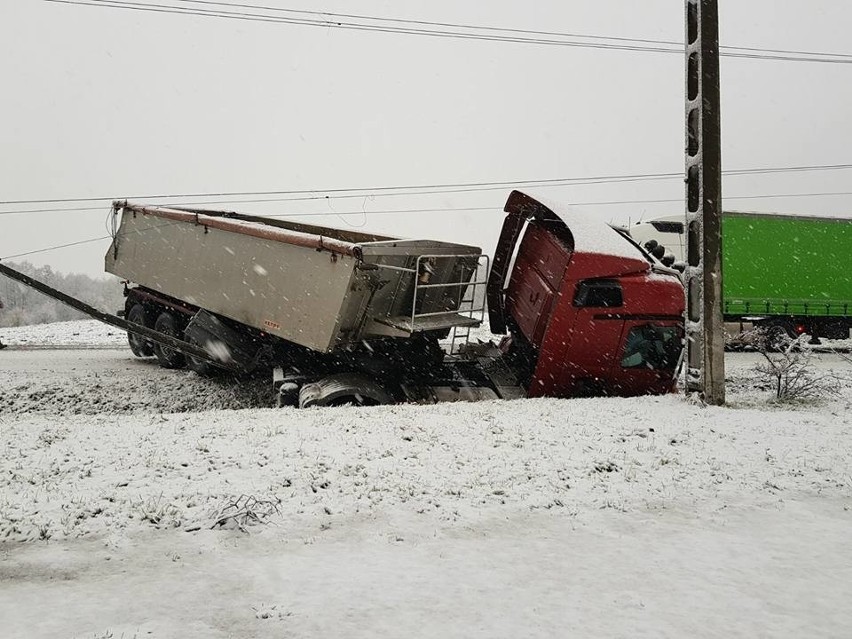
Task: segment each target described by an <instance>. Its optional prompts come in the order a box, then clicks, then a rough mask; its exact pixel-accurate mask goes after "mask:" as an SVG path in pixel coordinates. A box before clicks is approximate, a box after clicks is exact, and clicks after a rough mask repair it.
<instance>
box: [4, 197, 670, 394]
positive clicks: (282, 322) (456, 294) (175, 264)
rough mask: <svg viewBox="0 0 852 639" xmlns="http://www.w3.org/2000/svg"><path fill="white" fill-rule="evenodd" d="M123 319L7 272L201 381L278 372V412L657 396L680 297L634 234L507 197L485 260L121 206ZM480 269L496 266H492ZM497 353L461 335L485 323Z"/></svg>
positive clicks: (391, 241) (354, 236)
mask: <svg viewBox="0 0 852 639" xmlns="http://www.w3.org/2000/svg"><path fill="white" fill-rule="evenodd" d="M113 210H114V215H115V217H116V218H119V217H120V223H118V220H116V225H115V227H116V229H117V230H116V232H115V234H114V237H113V242H112V245H111V246H110V249H109V251H108V253H107V255H106V270H107V272H110V273H113V274H115V275H118V276H119V277H121V278H122V279H123V280H125V282H126V284H125V293H126V303H125V308H124V310H123V315H124V318H121V317H118V316H115V315H110V314H106V313H103V312H100V311H98V310H96V309H93V308H91V307H89V306H87V305H85V304H84V303H82V302H80V301H79V300H75V299H74V298H71V297H69V296H67V295H65V294H63V293H61V292H59V291H56V290H55V289H51V288H50V287H47V286H45V285H44V284H42V283H39V282H36V281H34V280H32V279H31V278H27V277H26V276H23V275H22V274H19V273H17V272H16V271H14V270H13V269H9V267H7V266H5V265H2V264H0V272H2V273H6V274H8V275H9V276H10V277H13V278H15V279H18V280H19V281H22V282H24V283H25V284H27V285H30V286H33V287H34V288H38V290H41V291H42V292H44V293H46V294H48V295H51V296H53V297H55V298H57V299H60V300H61V301H63V302H65V303H67V304H70V305H72V306H74V307H75V308H77V309H78V310H82V311H83V312H85V313H88V314H89V315H91V316H93V317H95V318H96V319H98V320H100V321H103V322H106V323H108V324H111V325H113V326H118V327H120V328H123V329H124V330H127V331H128V339H129V343H130V347H131V349H132V351H133V353H134V354H135V355H137V356H140V357H148V356H152V355H154V356H156V357H157V359H158V361H159V363H160V364H161V365H162V366H164V367H167V368H178V367H182V366H187V367H190V368H192V369H194V370H196V371H197V372H199V373H202V374H212V373H215V372H217V371H221V370H222V369H224V370H227V371H231V372H234V373H237V374H244V373H248V372H253V371H259V370H268V371H270V372H271V373H272V377H273V387H274V389H275V392H276V394H277V398H278V403H279V405H296V406H300V407H310V406H331V405H339V404H354V405H370V404H387V403H395V402H418V403H432V402H437V401H458V400H478V399H496V398H506V399H514V398H521V397H574V396H588V395H622V396H633V395H642V394H662V393H667V392H670V391H672V390H673V387H674V379H675V372H676V368H677V366H678V364H679V361H680V355H681V350H682V341H683V329H682V315H683V310H684V295H683V287H682V285H681V282H680V279H679V278H678V276H677V274H676V273H674V272H672V271H671V270H670V269H666V268H663V267H660V266H659V265H655V264H654V261H653V260H652V259H650V258H649V256H648V255H647V254H646V253H644V252H643V251H642V250H641V249H640V248H639V247H638V246H637V245H636V244H634V243H633V242H632V241H631V240H629V239H627V238H625V237H623V236H622V235H621V234H620V233H618V232H617V231H615V230H613V229H612V228H610V227H608V226H607V225H605V224H603V223H601V222H598V221H594V220H588V219H584V218H582V217H581V216H579V215H576V214H574V213H573V212H568V211H567V210H566V209H565V208H564V207H561V206H558V205H555V204H551V203H548V202H545V201H544V200H542V199H536V198H533V197H531V196H530V195H527V194H525V193H522V192H520V191H513V192H512V193H511V194H510V196H509V198H508V200H507V202H506V205H505V212H506V213H507V215H506V218H505V221H504V223H503V227H502V232H501V235H500V238H499V242H498V245H497V247H496V250H495V254H494V258H493V263H490V260H489V258H488V256H486V255H483V254H482V251H481V250H480V249H479V248H477V247H474V246H467V245H462V244H454V243H449V242H439V241H433V240H404V239H397V238H392V237H387V236H380V235H375V234H369V233H361V232H355V231H351V230H340V229H333V228H327V227H320V226H314V225H307V224H300V223H295V222H290V221H286V220H281V219H277V218H266V217H258V216H251V215H243V214H238V213H233V212H222V211H208V210H201V209H186V208H163V207H155V206H142V205H135V204H130V203H127V202H123V201H117V202H115V203H114V209H113ZM489 266H490V268H489ZM486 302H487V313H488V317H489V322H490V330H491V332H492V333H493V334H494V335H497V336H500V339H499V343H495V342H492V341H487V342H483V341H482V340H471V339H470V330H471V329H472V328H475V327H477V326H479V325H480V324H481V323H484V319H485V313H486Z"/></svg>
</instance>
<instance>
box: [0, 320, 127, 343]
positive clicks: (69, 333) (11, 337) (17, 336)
mask: <svg viewBox="0 0 852 639" xmlns="http://www.w3.org/2000/svg"><path fill="white" fill-rule="evenodd" d="M0 339H2V340H3V343H4V344H8V345H9V346H75V347H118V346H127V333H125V332H124V331H122V330H119V329H117V328H115V327H113V326H108V325H106V324H102V323H101V322H98V321H97V320H74V321H71V322H54V323H52V324H35V325H33V326H14V327H10V328H3V329H0Z"/></svg>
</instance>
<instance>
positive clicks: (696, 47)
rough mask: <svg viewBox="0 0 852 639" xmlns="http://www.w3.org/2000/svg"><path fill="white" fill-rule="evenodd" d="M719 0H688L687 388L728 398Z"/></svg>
mask: <svg viewBox="0 0 852 639" xmlns="http://www.w3.org/2000/svg"><path fill="white" fill-rule="evenodd" d="M720 102H721V100H720V79H719V3H718V0H686V221H687V269H686V318H685V319H686V340H687V341H686V388H687V390H688V391H692V392H698V393H699V394H700V395H701V396H702V397H703V398H704V401H706V402H708V403H710V404H717V405H719V404H724V403H725V336H724V326H723V315H722V134H721V129H722V126H721V117H720Z"/></svg>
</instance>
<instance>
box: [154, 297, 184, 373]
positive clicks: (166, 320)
mask: <svg viewBox="0 0 852 639" xmlns="http://www.w3.org/2000/svg"><path fill="white" fill-rule="evenodd" d="M154 330H156V331H158V332H160V333H165V334H166V335H170V336H171V337H176V338H180V337H182V336H183V331H182V330H180V329H179V328H178V323H177V320H176V319H175V317H174V315H172V314H171V313H169V312H168V311H164V312H162V313H160V315H159V317H157V321H156V322H154ZM154 355H156V356H157V361H158V362H159V363H160V366H162V367H163V368H182V367H183V366H184V365H186V357H184V354H183V353H181V352H179V351H176V350H174V349H173V348H169V347H168V346H163V345H162V344H154Z"/></svg>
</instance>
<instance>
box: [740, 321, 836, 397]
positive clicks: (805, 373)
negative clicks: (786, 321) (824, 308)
mask: <svg viewBox="0 0 852 639" xmlns="http://www.w3.org/2000/svg"><path fill="white" fill-rule="evenodd" d="M774 328H775V327H769V328H764V327H761V328H755V329H753V330H751V331H748V332H746V333H743V335H742V338H741V339H742V342H743V343H744V344H745V345H747V346H750V347H751V348H753V349H754V350H755V351H756V352H758V353H760V354H761V355H762V356H763V360H764V361H763V362H762V363H760V364H757V365H756V366H755V367H754V369H753V370H754V372H755V373H756V374H757V375H758V376H759V377H760V378H762V379H766V380H768V382H769V383H770V384H771V387H772V389H773V391H774V394H775V400H776V401H779V402H793V401H803V400H809V399H817V398H820V397H826V396H830V395H836V394H837V393H838V392H839V380H838V379H837V377H836V376H835V375H834V374H832V373H820V372H818V371H817V369H816V367H815V366H814V362H813V351H812V350H811V349H810V348H809V347H808V345H807V339H808V337H807V335H802V336H799V337H797V338H792V337H790V336H789V335H787V334H786V333H784V332H779V331H778V330H773V329H774Z"/></svg>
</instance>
